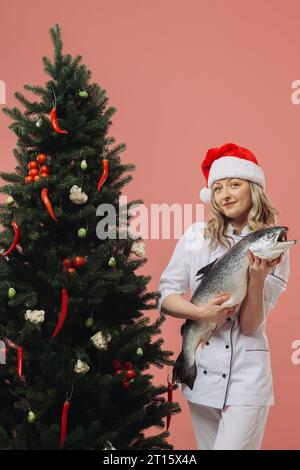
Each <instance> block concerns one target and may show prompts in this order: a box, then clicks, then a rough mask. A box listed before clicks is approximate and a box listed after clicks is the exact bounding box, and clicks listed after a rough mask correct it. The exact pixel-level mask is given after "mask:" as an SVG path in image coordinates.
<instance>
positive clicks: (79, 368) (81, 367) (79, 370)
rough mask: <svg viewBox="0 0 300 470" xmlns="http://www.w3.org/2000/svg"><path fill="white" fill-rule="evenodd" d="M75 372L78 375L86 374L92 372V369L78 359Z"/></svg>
mask: <svg viewBox="0 0 300 470" xmlns="http://www.w3.org/2000/svg"><path fill="white" fill-rule="evenodd" d="M74 370H75V372H76V374H86V373H87V372H88V371H89V370H90V367H89V366H88V365H87V363H86V362H84V361H81V360H80V359H77V362H76V364H75V367H74Z"/></svg>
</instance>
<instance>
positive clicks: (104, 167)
mask: <svg viewBox="0 0 300 470" xmlns="http://www.w3.org/2000/svg"><path fill="white" fill-rule="evenodd" d="M107 176H108V160H107V158H103V160H102V175H101V178H100V179H99V182H98V186H97V189H98V191H100V189H101V188H102V186H103V185H104V183H105V181H106V179H107Z"/></svg>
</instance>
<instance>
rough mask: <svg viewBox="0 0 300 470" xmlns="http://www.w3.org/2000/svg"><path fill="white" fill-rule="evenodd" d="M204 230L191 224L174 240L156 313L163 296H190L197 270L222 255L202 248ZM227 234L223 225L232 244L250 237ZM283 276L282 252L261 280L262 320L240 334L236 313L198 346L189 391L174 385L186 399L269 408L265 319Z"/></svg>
mask: <svg viewBox="0 0 300 470" xmlns="http://www.w3.org/2000/svg"><path fill="white" fill-rule="evenodd" d="M205 226H207V223H205V222H195V223H194V224H192V225H191V226H190V227H189V228H188V229H187V230H186V231H185V233H184V234H183V235H182V236H181V238H180V239H179V240H178V241H177V244H176V246H175V249H174V252H173V255H172V257H171V259H170V261H169V263H168V265H167V267H166V269H165V270H164V271H163V273H162V275H161V278H160V282H159V287H158V291H159V292H160V294H161V297H160V299H159V301H158V310H159V312H160V314H161V315H163V312H161V304H162V302H163V300H164V299H165V298H166V297H167V296H168V295H169V294H172V293H177V294H180V295H182V294H185V293H186V292H187V290H188V288H189V287H190V290H191V293H193V292H194V291H195V289H196V287H197V286H198V284H199V283H200V282H201V280H198V281H196V273H197V271H198V270H199V269H200V268H202V267H203V266H206V265H207V264H209V263H211V262H212V261H214V260H215V259H216V258H219V257H220V256H222V255H223V254H224V253H226V251H227V248H225V247H224V246H223V245H221V244H218V245H217V247H216V248H215V249H212V248H211V247H210V248H208V244H209V239H208V238H207V239H204V236H203V228H204V227H205ZM233 232H234V228H233V226H232V225H231V224H229V225H228V228H227V233H228V234H230V236H232V237H233V239H234V244H235V243H237V242H238V241H239V240H240V239H241V237H243V236H245V235H247V234H248V233H250V232H249V229H248V226H245V227H244V228H243V230H242V232H241V234H240V235H236V234H234V233H233ZM289 274H290V257H289V251H287V252H285V253H284V255H283V259H282V261H281V263H280V264H278V265H277V266H275V268H273V270H272V271H271V272H270V273H269V274H268V275H267V277H266V280H265V286H264V311H265V318H264V321H263V322H262V323H261V324H260V325H259V327H258V328H257V330H256V331H255V332H254V333H253V334H251V335H245V334H243V332H242V330H241V328H240V326H239V318H238V312H236V313H235V314H234V315H233V316H231V318H229V317H228V318H227V320H228V321H225V322H224V323H223V324H222V325H220V326H218V328H217V329H216V330H215V331H214V332H213V334H212V336H211V338H210V339H209V341H207V342H206V345H205V346H204V348H202V347H201V345H199V346H198V347H197V349H196V351H195V357H196V366H197V376H196V380H195V383H194V386H193V390H191V389H190V388H189V386H188V385H186V384H180V386H181V388H182V393H183V396H184V397H185V398H186V399H187V400H189V401H191V402H193V403H199V404H201V405H207V406H212V407H215V408H220V409H222V408H224V407H225V406H226V405H261V406H264V405H274V404H275V401H274V390H273V380H272V369H271V358H270V351H269V345H268V338H267V336H266V319H267V317H268V315H269V313H270V311H271V310H272V309H273V308H274V307H275V305H276V303H277V300H278V298H279V296H280V294H281V293H282V292H283V291H284V290H285V289H286V287H287V282H288V277H289ZM180 339H181V336H180Z"/></svg>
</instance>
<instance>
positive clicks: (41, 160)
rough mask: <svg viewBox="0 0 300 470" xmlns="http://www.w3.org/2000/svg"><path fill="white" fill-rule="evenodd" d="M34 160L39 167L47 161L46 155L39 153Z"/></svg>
mask: <svg viewBox="0 0 300 470" xmlns="http://www.w3.org/2000/svg"><path fill="white" fill-rule="evenodd" d="M36 159H37V161H38V162H39V164H40V165H43V164H44V163H45V162H46V161H47V155H46V154H45V153H39V154H38V155H37V157H36Z"/></svg>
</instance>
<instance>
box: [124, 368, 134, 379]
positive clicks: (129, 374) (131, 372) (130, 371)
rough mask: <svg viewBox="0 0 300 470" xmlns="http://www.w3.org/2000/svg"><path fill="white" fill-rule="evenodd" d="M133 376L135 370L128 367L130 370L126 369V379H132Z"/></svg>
mask: <svg viewBox="0 0 300 470" xmlns="http://www.w3.org/2000/svg"><path fill="white" fill-rule="evenodd" d="M135 376H136V372H135V371H134V370H133V369H130V370H127V371H126V377H127V379H129V380H130V379H134V377H135Z"/></svg>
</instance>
